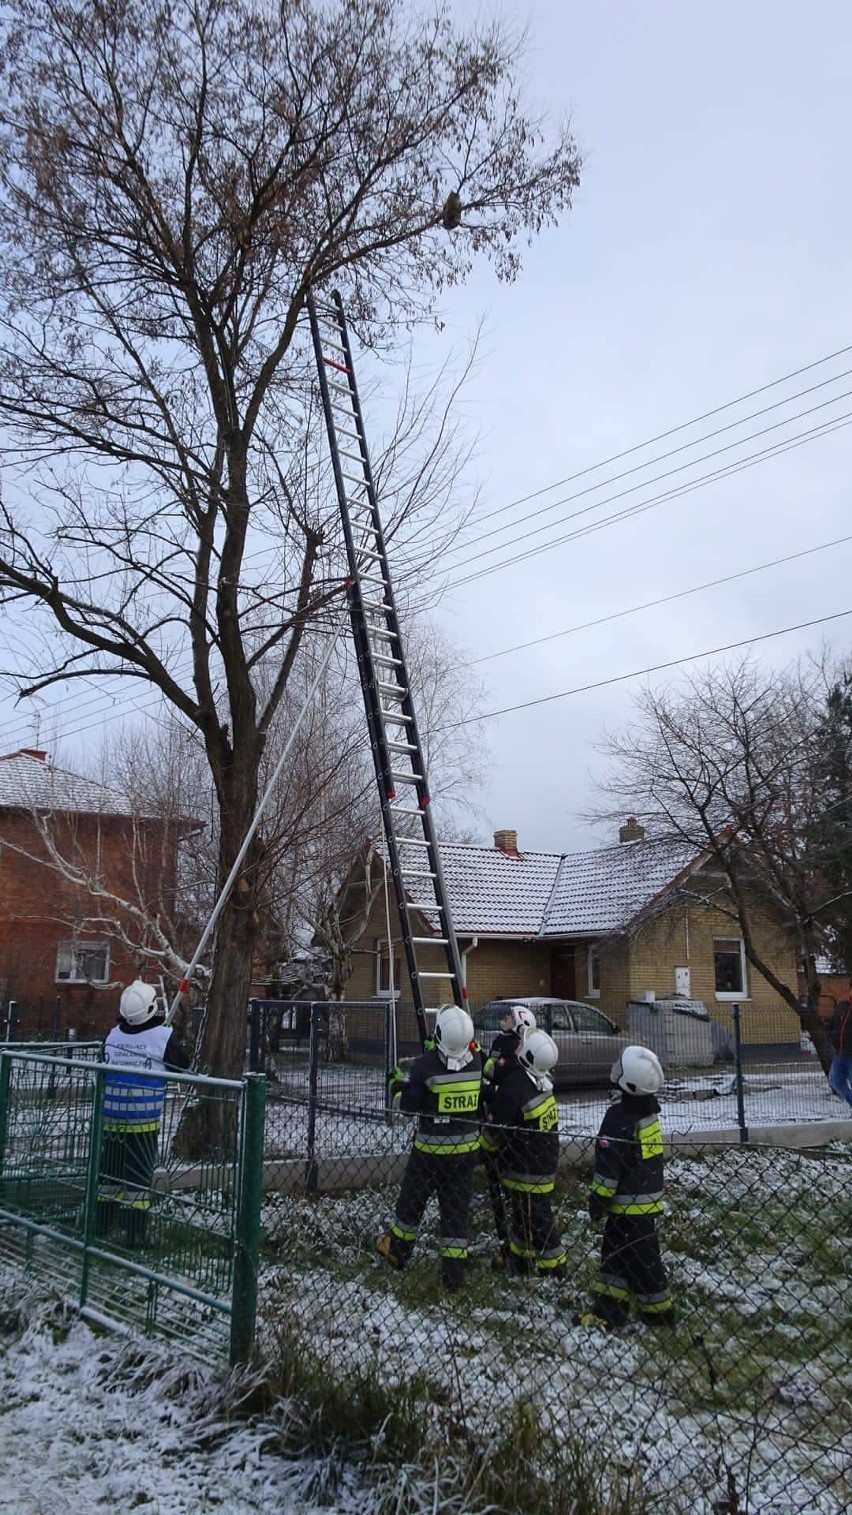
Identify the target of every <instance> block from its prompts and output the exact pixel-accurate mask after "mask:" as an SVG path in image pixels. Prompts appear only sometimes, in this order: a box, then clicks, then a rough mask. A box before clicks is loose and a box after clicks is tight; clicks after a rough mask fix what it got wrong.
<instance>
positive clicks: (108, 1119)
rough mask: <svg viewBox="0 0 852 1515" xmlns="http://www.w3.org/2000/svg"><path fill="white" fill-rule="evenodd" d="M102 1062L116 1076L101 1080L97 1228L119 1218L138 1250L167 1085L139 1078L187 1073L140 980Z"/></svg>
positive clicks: (130, 990)
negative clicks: (166, 1073) (113, 1068)
mask: <svg viewBox="0 0 852 1515" xmlns="http://www.w3.org/2000/svg"><path fill="white" fill-rule="evenodd" d="M104 1062H106V1063H109V1064H110V1065H111V1066H112V1067H115V1068H116V1069H117V1070H120V1071H116V1072H115V1073H113V1072H109V1073H107V1074H106V1075H105V1077H104V1098H103V1137H102V1143H101V1170H100V1171H101V1183H100V1185H99V1193H98V1213H97V1218H96V1230H97V1232H98V1234H99V1235H101V1236H104V1235H106V1233H107V1232H108V1231H109V1229H110V1227H111V1225H112V1224H113V1222H115V1221H117V1220H121V1221H122V1223H123V1227H124V1233H125V1236H126V1239H127V1244H128V1246H131V1247H133V1246H141V1245H143V1243H144V1241H145V1236H146V1231H147V1224H148V1210H149V1209H150V1205H151V1189H150V1185H151V1175H152V1173H153V1171H154V1167H155V1165H156V1161H157V1146H158V1141H159V1135H160V1121H161V1119H162V1115H163V1106H164V1103H165V1080H164V1079H161V1078H148V1077H140V1074H142V1073H164V1072H165V1071H166V1069H169V1070H170V1071H172V1072H182V1071H183V1070H184V1069H186V1068H188V1067H189V1058H188V1057H187V1055H186V1052H185V1051H184V1049H183V1047H182V1046H181V1045H180V1042H179V1041H178V1040H177V1037H176V1036H175V1034H174V1032H173V1031H172V1030H171V1028H170V1027H169V1026H167V1025H166V1024H165V1013H164V1011H163V1009H162V1007H161V1006H160V1005H158V1003H157V991H156V989H154V987H153V986H152V985H151V984H145V983H143V982H142V980H141V979H137V980H136V981H135V983H132V984H129V985H128V986H127V988H126V989H125V990H124V993H123V994H122V996H121V1001H120V1003H119V1011H118V1024H117V1025H116V1026H113V1028H112V1030H111V1031H110V1033H109V1035H108V1036H107V1039H106V1042H105V1043H104Z"/></svg>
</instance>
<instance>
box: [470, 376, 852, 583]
mask: <svg viewBox="0 0 852 1515" xmlns="http://www.w3.org/2000/svg"><path fill="white" fill-rule="evenodd" d="M850 396H852V389H846V390H843V391H842V393H841V394H839V395H834V396H832V398H831V399H830V400H822V401H821V402H820V404H819V405H810V406H808V407H807V409H805V410H800V411H797V413H796V414H795V415H794V416H787V417H785V419H784V420H783V421H773V423H772V425H771V426H762V427H759V428H758V430H757V431H752V432H749V434H748V435H747V436H745V437H739V438H738V440H737V441H736V442H727V443H726V444H725V446H724V447H714V448H711V450H710V452H704V453H701V454H700V455H699V456H698V457H697V458H689V459H688V460H687V462H685V463H679V464H678V465H677V467H676V468H667V469H664V471H663V472H662V473H657V474H654V475H653V477H652V478H650V479H641V480H639V482H638V483H636V484H631V485H630V486H629V488H627V489H619V490H617V491H616V493H615V494H612V495H607V497H606V498H605V499H603V500H598V501H597V502H593V503H592V504H590V505H585V506H584V507H583V508H582V510H572V511H569V512H568V514H567V515H565V516H561V517H560V519H559V520H558V521H550V522H548V523H547V524H546V525H544V526H537V527H535V529H534V530H533V531H528V530H526V529H524V530H523V531H522V532H521V535H520V536H517V537H508V538H507V539H506V540H504V541H501V542H498V543H496V544H495V545H494V546H493V547H485V548H483V550H482V552H475V553H471V555H470V556H469V557H467V558H462V560H461V561H460V562H458V563H456V564H455V565H454V567H455V568H466V567H467V566H468V564H470V563H476V562H477V561H478V560H479V559H480V558H486V557H489V556H490V555H491V554H492V553H495V552H500V551H501V550H502V549H503V548H505V547H512V546H514V545H515V544H516V543H518V542H526V541H528V540H529V538H530V537H535V536H540V535H541V534H542V532H545V531H552V530H553V528H554V527H556V526H558V525H560V524H561V522H563V521H574V520H576V519H577V517H578V516H581V515H587V514H588V513H589V511H593V510H600V509H602V508H603V506H604V505H610V504H612V502H613V501H614V500H621V499H624V497H625V495H629V494H635V493H636V492H637V490H641V489H646V488H648V487H649V486H650V485H651V484H661V483H662V482H663V480H664V479H671V478H673V477H674V476H675V474H678V473H683V472H684V471H685V470H686V469H688V468H697V467H698V465H699V464H700V463H708V462H709V461H710V459H711V458H719V457H721V456H722V454H723V453H726V452H732V451H734V450H735V449H736V448H737V447H745V446H746V444H747V443H749V442H755V441H757V439H758V437H765V436H768V435H769V433H770V432H773V431H778V430H779V429H780V428H781V427H786V426H790V425H792V423H793V422H794V421H802V420H804V418H805V417H806V416H811V415H815V414H816V412H817V411H818V410H826V409H827V408H828V407H829V406H831V405H836V404H838V403H839V402H840V401H841V400H848V399H849V398H850ZM833 419H835V420H836V419H838V418H837V417H834V418H833ZM825 424H829V423H828V422H826V423H825ZM800 435H802V433H800ZM629 472H631V473H632V472H635V470H633V469H630V470H629ZM619 477H623V476H619ZM606 482H613V483H614V482H615V480H612V481H610V480H607V481H606ZM588 493H589V491H588V490H581V491H580V492H579V493H578V494H573V495H566V496H565V498H564V499H563V500H559V501H557V504H558V505H568V504H570V503H571V501H572V500H578V499H580V498H581V496H582V495H585V494H588ZM551 508H554V509H555V507H551ZM517 524H518V523H517V522H513V523H512V525H513V526H514V525H517Z"/></svg>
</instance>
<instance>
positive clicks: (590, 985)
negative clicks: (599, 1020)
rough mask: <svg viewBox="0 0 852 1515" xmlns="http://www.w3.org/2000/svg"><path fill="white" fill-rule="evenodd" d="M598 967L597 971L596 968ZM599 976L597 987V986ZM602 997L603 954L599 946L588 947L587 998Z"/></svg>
mask: <svg viewBox="0 0 852 1515" xmlns="http://www.w3.org/2000/svg"><path fill="white" fill-rule="evenodd" d="M596 969H597V973H596V972H595V970H596ZM595 978H597V981H598V983H597V988H595ZM600 997H601V955H600V951H599V949H598V948H597V947H594V946H589V947H587V948H586V999H600Z"/></svg>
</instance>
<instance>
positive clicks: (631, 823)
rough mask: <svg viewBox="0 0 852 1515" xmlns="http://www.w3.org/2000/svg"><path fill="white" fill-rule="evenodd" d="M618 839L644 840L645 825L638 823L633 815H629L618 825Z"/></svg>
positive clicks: (622, 840)
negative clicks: (621, 824)
mask: <svg viewBox="0 0 852 1515" xmlns="http://www.w3.org/2000/svg"><path fill="white" fill-rule="evenodd" d="M618 840H619V841H620V842H644V840H645V827H644V826H640V825H639V822H638V821H637V819H636V817H635V815H629V816H628V817H627V820H626V821H625V822H624V825H623V826H619V828H618Z"/></svg>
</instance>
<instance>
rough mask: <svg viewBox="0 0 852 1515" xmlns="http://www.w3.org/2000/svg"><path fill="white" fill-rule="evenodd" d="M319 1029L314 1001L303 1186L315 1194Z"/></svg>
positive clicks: (318, 1014) (320, 1027)
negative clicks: (306, 1147)
mask: <svg viewBox="0 0 852 1515" xmlns="http://www.w3.org/2000/svg"><path fill="white" fill-rule="evenodd" d="M321 1030H322V1008H321V1006H320V1005H319V1004H317V1003H314V1004H312V1005H311V1033H310V1041H309V1043H308V1132H307V1143H308V1156H307V1163H306V1165H305V1188H306V1189H307V1192H308V1193H309V1194H316V1192H317V1189H318V1187H319V1174H318V1172H317V1163H316V1139H317V1103H318V1100H319V1054H320V1039H321V1037H320V1033H321Z"/></svg>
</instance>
